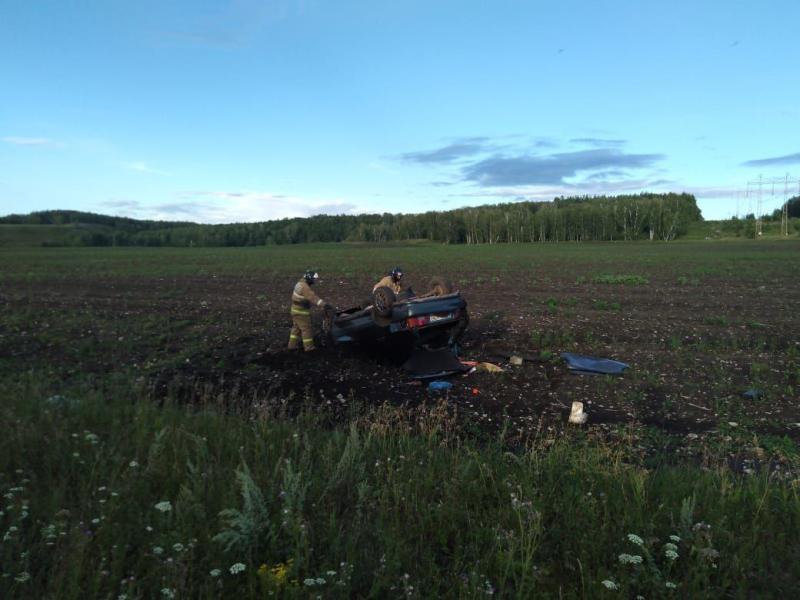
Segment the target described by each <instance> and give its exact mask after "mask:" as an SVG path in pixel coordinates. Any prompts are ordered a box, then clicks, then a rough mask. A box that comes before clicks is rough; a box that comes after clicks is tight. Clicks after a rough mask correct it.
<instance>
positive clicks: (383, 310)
mask: <svg viewBox="0 0 800 600" xmlns="http://www.w3.org/2000/svg"><path fill="white" fill-rule="evenodd" d="M394 301H395V295H394V292H393V291H392V290H390V289H389V288H388V287H385V286H382V287H379V288H378V289H376V290H375V291H374V292H372V306H373V308H374V309H375V312H376V313H377V314H378V316H381V317H388V316H390V315H391V314H392V307H393V306H394Z"/></svg>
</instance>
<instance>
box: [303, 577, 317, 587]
mask: <svg viewBox="0 0 800 600" xmlns="http://www.w3.org/2000/svg"><path fill="white" fill-rule="evenodd" d="M316 583H317V582H316V580H314V579H311V578H310V577H308V578H306V579H303V585H305V586H308V587H313V586H314V585H315V584H316Z"/></svg>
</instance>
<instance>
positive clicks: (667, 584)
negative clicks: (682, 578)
mask: <svg viewBox="0 0 800 600" xmlns="http://www.w3.org/2000/svg"><path fill="white" fill-rule="evenodd" d="M664 585H665V586H667V588H668V589H670V590H674V589H676V588H677V587H678V586H677V585H675V584H674V583H672V582H671V581H668V582H667V583H665V584H664Z"/></svg>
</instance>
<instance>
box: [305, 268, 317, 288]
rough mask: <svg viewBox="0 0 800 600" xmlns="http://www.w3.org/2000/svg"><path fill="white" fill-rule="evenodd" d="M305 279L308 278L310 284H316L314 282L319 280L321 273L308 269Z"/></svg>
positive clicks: (307, 281)
mask: <svg viewBox="0 0 800 600" xmlns="http://www.w3.org/2000/svg"><path fill="white" fill-rule="evenodd" d="M303 279H305V280H306V283H307V284H308V285H314V282H316V281H318V280H319V273H317V272H316V271H315V270H313V269H307V270H306V272H305V273H303Z"/></svg>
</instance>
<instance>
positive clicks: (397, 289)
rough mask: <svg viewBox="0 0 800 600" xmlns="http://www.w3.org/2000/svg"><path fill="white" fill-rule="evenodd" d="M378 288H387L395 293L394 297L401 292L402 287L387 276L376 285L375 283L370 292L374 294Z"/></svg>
mask: <svg viewBox="0 0 800 600" xmlns="http://www.w3.org/2000/svg"><path fill="white" fill-rule="evenodd" d="M379 287H388V288H389V289H391V290H392V291H393V292H394V293H395V296H396V295H398V294H399V293H400V292H402V291H403V286H402V285H401V284H400V282H399V281H395V280H394V279H392V276H391V275H387V276H386V277H384V278H383V279H381V280H380V281H379V282H378V283H376V284H375V286H374V287H373V288H372V291H373V292H374V291H375V290H377V289H378V288H379Z"/></svg>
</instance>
